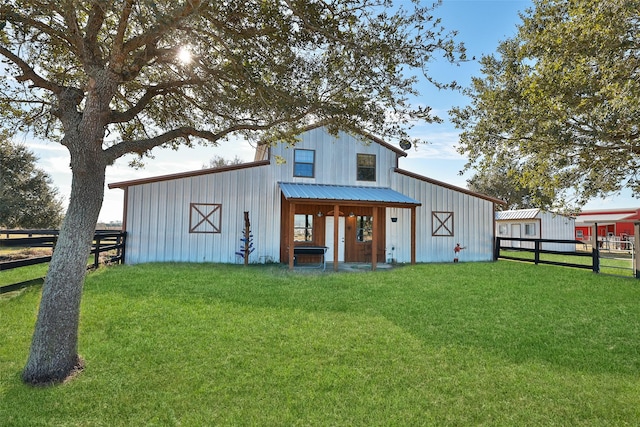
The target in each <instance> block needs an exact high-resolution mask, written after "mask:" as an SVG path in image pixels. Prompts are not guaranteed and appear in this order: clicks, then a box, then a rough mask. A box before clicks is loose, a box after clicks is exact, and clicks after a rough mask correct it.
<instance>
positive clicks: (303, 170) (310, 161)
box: [293, 149, 316, 178]
mask: <svg viewBox="0 0 640 427" xmlns="http://www.w3.org/2000/svg"><path fill="white" fill-rule="evenodd" d="M315 163H316V152H315V151H314V150H302V149H296V150H294V152H293V176H300V177H305V178H313V177H314V175H315Z"/></svg>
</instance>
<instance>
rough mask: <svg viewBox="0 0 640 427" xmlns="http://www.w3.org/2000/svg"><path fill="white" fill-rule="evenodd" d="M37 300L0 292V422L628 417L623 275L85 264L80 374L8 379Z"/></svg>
mask: <svg viewBox="0 0 640 427" xmlns="http://www.w3.org/2000/svg"><path fill="white" fill-rule="evenodd" d="M0 274H2V273H0ZM38 297H39V289H38V288H32V289H30V290H27V291H24V292H22V293H21V294H19V295H18V296H16V297H14V298H11V299H6V298H5V299H0V313H1V317H0V343H2V345H0V425H3V426H4V425H7V426H14V425H15V426H23V425H25V426H31V425H33V426H49V425H50V426H130V425H162V426H164V425H183V426H194V425H195V426H198V425H233V426H236V425H260V426H262V425H282V426H290V425H312V426H317V425H322V426H325V425H355V426H371V425H403V426H404V425H434V426H446V425H455V426H467V425H492V426H493V425H503V426H520V425H540V426H549V425H567V426H569V425H597V426H600V425H603V426H621V425H639V424H640V405H639V404H638V402H640V339H639V337H640V304H639V301H640V282H639V281H637V280H634V279H625V278H618V277H611V276H603V275H596V274H593V273H591V272H589V271H583V270H578V269H568V268H561V267H554V266H545V265H539V266H535V265H531V264H524V263H517V262H509V261H499V262H495V263H460V264H429V265H418V266H405V267H401V268H396V269H393V270H390V271H377V272H360V273H338V274H335V273H324V274H322V273H308V272H306V273H305V274H300V273H298V272H293V273H292V272H289V271H287V270H285V269H283V268H281V267H279V266H271V267H264V266H250V267H248V268H244V267H241V266H227V265H210V264H204V265H181V264H154V265H141V266H116V267H109V268H101V269H99V270H98V271H96V272H93V273H91V274H90V275H89V277H88V279H87V284H86V287H85V296H84V300H83V305H82V317H81V339H80V353H81V355H82V356H83V357H84V358H85V360H86V364H87V366H86V369H85V370H84V372H82V374H80V376H78V377H77V378H75V379H74V380H73V381H71V382H70V383H67V384H64V385H62V386H57V387H51V388H31V387H28V386H25V385H23V384H22V383H21V381H20V371H21V369H22V367H23V365H24V363H25V360H26V357H27V352H28V348H29V342H30V337H31V333H32V331H33V324H34V320H35V315H36V311H37V301H38Z"/></svg>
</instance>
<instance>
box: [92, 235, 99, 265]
mask: <svg viewBox="0 0 640 427" xmlns="http://www.w3.org/2000/svg"><path fill="white" fill-rule="evenodd" d="M94 238H95V239H96V248H95V253H94V255H93V268H95V269H97V268H98V265H99V264H100V262H99V261H100V235H99V234H96V235H95V236H94Z"/></svg>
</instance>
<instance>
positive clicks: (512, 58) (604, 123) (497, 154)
mask: <svg viewBox="0 0 640 427" xmlns="http://www.w3.org/2000/svg"><path fill="white" fill-rule="evenodd" d="M521 18H522V23H521V24H520V25H519V27H518V32H517V35H516V36H515V37H513V38H511V39H508V40H506V41H504V42H502V43H501V44H500V46H499V48H498V52H497V54H496V55H490V56H486V57H483V58H482V60H481V64H482V73H483V76H481V77H477V78H474V79H473V81H472V86H471V87H470V88H469V89H468V90H467V94H468V95H469V96H470V98H471V101H472V102H471V104H470V105H469V106H467V107H465V108H456V109H453V110H452V112H451V113H452V118H453V120H454V122H455V123H456V124H457V126H458V127H459V128H461V129H463V133H462V135H461V144H460V151H461V152H462V153H465V154H467V155H468V156H469V158H470V159H471V160H470V162H469V164H468V165H467V167H474V168H476V169H477V170H478V171H479V172H480V174H481V175H483V174H490V173H491V170H499V169H500V168H504V167H505V166H508V165H509V164H512V163H513V162H516V164H517V165H518V170H517V171H513V172H517V174H518V179H519V182H520V184H521V185H522V186H523V187H525V188H529V189H530V190H531V191H530V194H531V195H532V196H534V197H535V196H536V195H541V196H543V197H546V198H551V199H554V200H555V205H557V206H564V207H567V206H571V205H574V206H581V205H583V204H584V203H586V202H587V201H588V200H589V199H591V198H594V197H603V196H606V195H608V194H611V193H616V192H618V191H620V190H621V189H622V188H623V187H628V188H631V189H632V190H633V191H634V193H635V194H640V193H639V190H640V180H639V176H638V170H640V169H639V166H640V1H639V0H601V1H592V0H534V8H532V9H530V10H528V11H527V12H526V13H524V14H523V15H522V16H521ZM538 201H539V202H540V204H541V205H544V204H545V202H544V200H542V198H540V199H539V200H538Z"/></svg>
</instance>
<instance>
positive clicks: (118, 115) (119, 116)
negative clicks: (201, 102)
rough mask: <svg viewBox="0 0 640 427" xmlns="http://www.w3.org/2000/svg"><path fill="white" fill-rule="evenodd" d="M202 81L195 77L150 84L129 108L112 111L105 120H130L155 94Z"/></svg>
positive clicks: (110, 121) (114, 121) (117, 121)
mask: <svg viewBox="0 0 640 427" xmlns="http://www.w3.org/2000/svg"><path fill="white" fill-rule="evenodd" d="M202 83H203V81H202V80H200V79H195V80H182V81H174V82H166V83H163V84H159V85H156V86H152V87H150V88H148V89H147V91H146V92H145V93H144V95H142V97H141V98H140V99H139V100H138V102H136V104H135V105H133V106H132V107H131V108H129V109H128V110H127V111H123V112H118V111H112V112H111V115H110V116H109V119H108V121H107V122H108V123H124V122H128V121H129V120H132V119H133V118H134V117H135V116H136V115H138V114H139V113H141V112H142V111H143V110H144V109H145V108H146V107H147V105H148V104H149V102H151V100H152V99H153V98H155V97H156V96H158V95H162V94H164V93H165V92H168V91H170V90H174V89H178V88H181V87H184V86H189V85H192V84H202Z"/></svg>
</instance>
